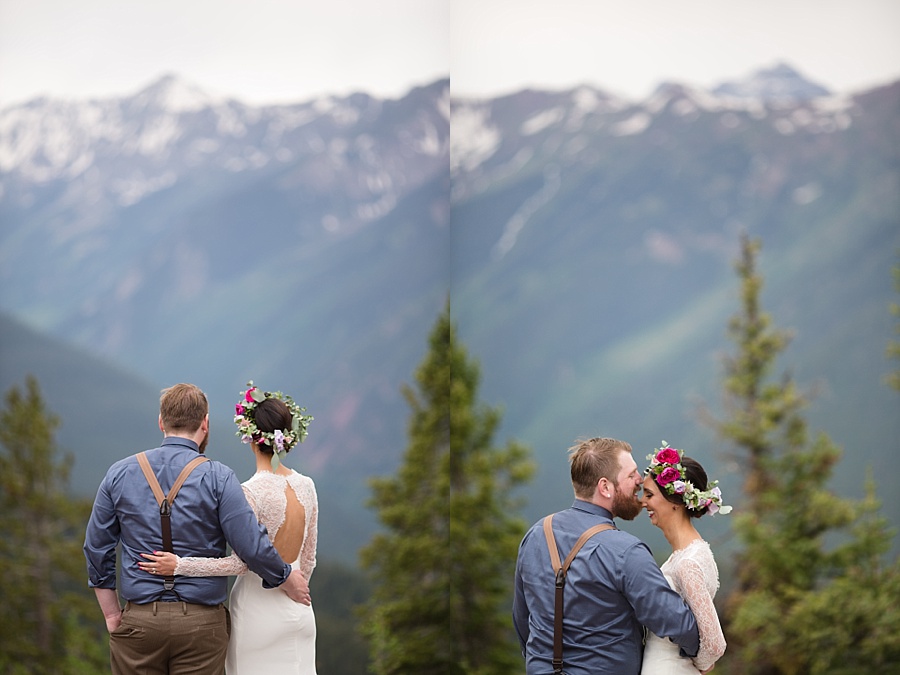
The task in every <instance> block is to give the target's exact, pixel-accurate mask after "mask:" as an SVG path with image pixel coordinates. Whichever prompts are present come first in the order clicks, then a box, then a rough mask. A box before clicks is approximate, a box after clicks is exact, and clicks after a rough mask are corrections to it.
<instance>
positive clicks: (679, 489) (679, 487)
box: [672, 480, 687, 495]
mask: <svg viewBox="0 0 900 675" xmlns="http://www.w3.org/2000/svg"><path fill="white" fill-rule="evenodd" d="M672 487H673V488H674V490H675V494H677V495H683V494H684V490H685V488H686V487H687V486H686V485H685V483H684V481H683V480H676V481H675V482H674V483H672Z"/></svg>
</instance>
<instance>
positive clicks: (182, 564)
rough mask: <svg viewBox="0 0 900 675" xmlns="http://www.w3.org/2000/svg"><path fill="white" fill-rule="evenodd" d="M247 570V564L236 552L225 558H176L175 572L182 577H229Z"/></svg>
mask: <svg viewBox="0 0 900 675" xmlns="http://www.w3.org/2000/svg"><path fill="white" fill-rule="evenodd" d="M246 571H247V564H246V563H245V562H244V561H243V560H241V559H240V558H239V557H238V556H237V553H232V554H231V555H230V556H227V557H225V558H192V557H187V558H181V557H179V558H178V564H177V565H176V566H175V574H178V575H180V576H183V577H231V576H238V575H241V574H243V573H244V572H246Z"/></svg>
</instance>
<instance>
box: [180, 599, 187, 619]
mask: <svg viewBox="0 0 900 675" xmlns="http://www.w3.org/2000/svg"><path fill="white" fill-rule="evenodd" d="M181 613H182V614H184V615H185V616H187V603H186V602H185V601H184V600H182V601H181Z"/></svg>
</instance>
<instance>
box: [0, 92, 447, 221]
mask: <svg viewBox="0 0 900 675" xmlns="http://www.w3.org/2000/svg"><path fill="white" fill-rule="evenodd" d="M448 115H449V86H448V83H447V82H438V83H435V84H434V85H432V86H430V87H426V88H422V89H419V90H414V91H412V92H410V94H409V95H408V96H406V97H405V98H403V99H401V100H398V101H386V100H378V99H374V98H372V97H370V96H367V95H365V94H357V95H353V96H348V97H344V98H336V97H325V98H320V99H316V100H312V101H308V102H305V103H299V104H296V105H280V106H268V107H253V106H248V105H245V104H243V103H241V102H239V101H235V100H226V99H219V98H215V97H212V96H209V95H207V94H205V93H204V92H203V91H202V90H201V89H200V88H198V87H196V86H194V85H191V84H189V83H186V82H184V81H182V80H180V79H178V78H177V77H175V76H172V75H168V76H165V77H163V78H161V79H160V80H158V81H156V82H154V83H152V84H151V85H150V86H148V87H146V88H145V89H143V90H142V91H139V92H138V93H136V94H135V95H133V96H127V97H122V98H112V99H99V100H90V101H62V100H53V99H37V100H34V101H31V102H29V103H27V104H24V105H18V106H13V107H9V108H6V109H4V110H0V177H2V180H3V184H4V186H5V188H6V189H5V194H4V195H3V198H4V199H5V200H7V201H9V200H12V202H13V203H18V204H25V203H28V202H29V200H31V199H33V197H34V195H33V189H35V188H40V187H41V186H47V185H50V184H52V183H53V182H54V181H62V182H65V183H66V184H67V185H68V186H70V187H69V189H70V190H72V192H73V194H71V195H68V197H63V198H64V199H67V200H68V202H69V203H73V204H74V203H75V202H77V201H78V200H79V199H80V197H79V195H81V196H82V197H83V196H84V195H89V197H90V199H89V201H90V202H91V208H92V209H95V208H97V206H98V203H99V204H102V205H106V206H108V207H109V208H116V207H127V206H131V205H134V204H137V203H138V202H140V201H141V200H142V199H144V198H145V197H147V196H148V195H150V194H153V193H155V192H158V191H160V190H163V189H165V188H167V187H169V186H172V185H174V184H175V183H177V182H178V181H181V180H183V179H185V178H187V177H189V176H196V175H198V174H200V173H202V174H204V175H206V176H215V175H225V176H227V175H229V174H238V173H242V174H248V173H253V174H259V175H264V174H267V173H271V172H277V171H281V170H284V169H285V168H287V167H294V168H295V169H296V170H297V171H299V172H300V173H303V174H306V175H307V176H312V175H315V177H316V181H317V182H318V183H320V185H321V184H322V183H329V184H332V185H333V184H335V183H337V184H347V185H354V189H353V190H352V193H353V196H354V197H355V201H356V204H355V206H356V209H355V212H353V211H351V212H347V213H333V214H323V217H325V218H327V219H328V222H329V223H332V224H333V223H335V222H338V223H340V224H342V225H344V226H353V225H354V224H358V223H359V222H360V221H365V220H371V219H372V218H373V217H375V216H377V215H379V214H383V213H384V212H385V210H386V209H389V208H391V205H392V204H396V203H397V202H398V200H399V199H400V197H401V196H402V195H403V194H406V193H407V192H408V191H409V190H414V189H415V188H416V187H417V186H418V185H420V184H421V183H422V181H423V180H425V179H427V177H429V176H431V175H433V174H434V172H435V171H439V170H441V169H442V168H443V167H444V166H445V164H446V161H443V160H444V158H445V156H446V154H447V152H448ZM348 158H352V162H349V161H348ZM400 158H402V159H400ZM442 162H443V163H442ZM350 164H352V166H353V169H352V175H350V174H348V173H347V171H348V166H349V165H350ZM322 187H323V188H324V187H326V186H325V185H322Z"/></svg>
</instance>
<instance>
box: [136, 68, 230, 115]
mask: <svg viewBox="0 0 900 675" xmlns="http://www.w3.org/2000/svg"><path fill="white" fill-rule="evenodd" d="M134 99H135V101H137V102H138V103H141V104H144V105H146V106H148V107H154V108H163V109H165V110H169V111H171V112H190V111H193V110H202V109H203V108H208V107H210V106H213V105H215V104H217V103H219V102H220V100H219V99H218V98H217V97H215V96H212V95H210V94H208V93H206V92H205V91H203V90H202V89H200V88H199V87H198V86H196V85H194V84H192V83H190V82H187V81H185V80H183V79H182V78H180V77H178V76H177V75H174V74H172V73H167V74H165V75H163V76H162V77H160V78H159V79H158V80H156V81H155V82H153V83H152V84H150V85H149V86H147V87H146V88H144V89H142V90H141V91H139V92H138V93H137V94H136V95H135V96H134Z"/></svg>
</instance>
